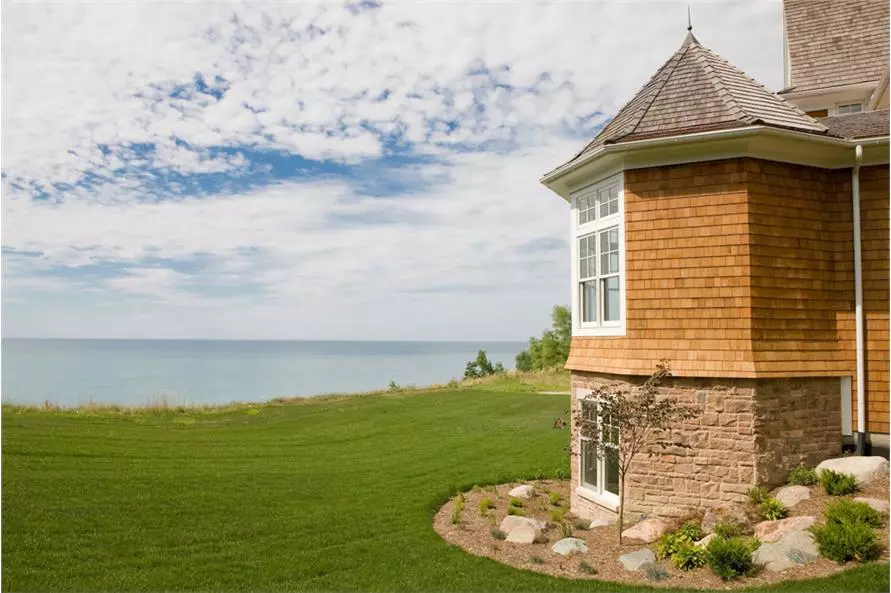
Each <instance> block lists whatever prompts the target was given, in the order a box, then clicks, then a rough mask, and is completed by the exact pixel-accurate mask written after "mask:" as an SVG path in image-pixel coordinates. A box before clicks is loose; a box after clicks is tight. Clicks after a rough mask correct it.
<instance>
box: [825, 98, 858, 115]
mask: <svg viewBox="0 0 891 593" xmlns="http://www.w3.org/2000/svg"><path fill="white" fill-rule="evenodd" d="M851 105H860V111H848V112H845V113H839V109H840V108H842V107H850V106H851ZM864 111H866V107H865V106H864V103H863V101H842V102H840V103H836V104H835V109H834V110H833V113H832V115H854V114H855V113H863V112H864Z"/></svg>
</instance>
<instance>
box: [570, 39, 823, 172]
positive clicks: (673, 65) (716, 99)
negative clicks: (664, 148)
mask: <svg viewBox="0 0 891 593" xmlns="http://www.w3.org/2000/svg"><path fill="white" fill-rule="evenodd" d="M751 125H768V126H775V127H780V128H788V129H793V130H798V131H802V132H810V133H816V134H824V133H825V132H826V128H825V127H824V126H823V125H822V124H820V123H819V122H817V121H816V120H814V119H813V118H811V117H810V116H808V115H807V114H805V113H804V112H803V111H801V110H800V109H798V108H797V107H795V106H793V105H792V104H790V103H788V102H786V101H785V100H784V99H782V98H780V97H778V96H777V95H775V94H773V93H771V92H770V91H768V90H767V89H765V88H764V87H763V86H762V85H760V84H758V83H757V82H755V81H754V80H752V79H751V78H749V77H748V76H746V75H745V73H743V72H742V71H740V70H737V69H736V68H734V67H733V66H731V65H730V64H728V63H727V62H726V61H724V60H722V59H721V58H720V57H719V56H717V55H716V54H714V53H712V51H711V50H709V49H707V48H705V47H702V46H701V45H700V44H699V42H698V41H697V40H696V38H695V37H694V36H693V35H692V34H688V35H687V38H686V39H685V40H684V43H683V44H682V45H681V47H680V49H678V50H677V51H676V52H675V53H674V54H673V55H672V56H671V58H669V59H668V61H667V62H665V64H663V65H662V67H661V68H659V70H657V71H656V73H655V74H654V75H653V77H652V78H650V80H649V81H648V82H647V83H646V84H645V85H644V87H643V88H642V89H641V90H640V91H639V92H638V93H637V94H636V95H635V96H634V98H633V99H631V101H629V102H628V103H627V104H626V105H625V106H624V107H623V108H622V109H620V110H619V113H618V114H616V116H615V117H614V118H613V119H612V120H611V121H610V122H609V123H608V124H607V125H606V126H605V127H604V128H603V129H602V130H601V131H600V133H599V134H597V136H596V137H595V138H594V140H593V141H592V142H590V143H589V144H588V145H587V146H585V148H584V149H583V150H582V151H581V152H580V153H578V154H577V155H576V157H575V158H578V157H580V156H582V155H584V154H586V153H588V152H591V151H592V150H594V149H596V148H597V147H599V146H602V145H604V144H613V143H619V142H630V141H632V140H642V139H645V138H658V137H664V136H674V135H679V134H687V133H693V132H703V131H709V130H720V129H729V128H738V127H746V126H751Z"/></svg>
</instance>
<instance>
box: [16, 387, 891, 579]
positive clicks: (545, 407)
mask: <svg viewBox="0 0 891 593" xmlns="http://www.w3.org/2000/svg"><path fill="white" fill-rule="evenodd" d="M519 389H523V386H520V385H518V384H517V383H515V382H514V383H507V384H482V385H478V386H475V387H469V388H468V387H462V388H459V389H442V390H436V391H430V392H416V393H406V394H382V395H373V396H361V397H350V398H333V399H332V398H329V399H318V400H314V401H307V402H303V403H283V404H275V405H267V406H259V407H256V408H254V409H247V408H240V409H231V410H228V411H221V412H207V411H205V412H199V411H193V412H179V413H174V412H168V413H158V412H154V413H141V414H116V413H109V412H98V413H93V414H85V413H80V414H74V413H67V412H40V411H31V410H27V411H26V410H13V409H10V408H5V409H4V412H3V418H2V423H3V474H2V476H3V478H2V481H3V517H2V519H3V565H2V576H3V585H2V586H3V590H4V591H57V590H65V591H99V590H102V591H135V590H142V591H161V590H225V591H233V590H259V591H272V590H294V591H333V590H350V591H357V590H361V591H508V590H509V591H558V590H559V591H619V590H622V591H627V590H630V589H628V588H622V587H618V586H615V585H611V584H602V585H601V584H600V583H591V582H573V581H568V580H561V579H556V578H552V577H548V576H545V575H540V574H534V573H527V572H522V571H518V570H515V569H512V568H508V567H507V566H502V565H499V564H496V563H494V562H492V561H490V560H486V559H482V558H477V557H474V556H471V555H469V554H466V553H464V552H462V551H460V550H458V549H457V548H453V547H451V546H449V545H448V544H446V543H445V542H443V541H442V540H441V539H440V538H439V536H438V535H436V534H435V533H434V532H433V529H432V527H431V517H432V515H433V513H434V511H435V509H436V508H437V507H438V506H439V504H440V503H441V502H442V501H443V500H445V499H446V498H447V497H448V496H449V495H450V494H453V493H454V492H455V489H456V488H458V487H462V486H471V485H473V484H474V483H480V484H483V483H487V482H492V481H507V480H509V479H511V478H513V477H518V476H527V477H534V476H536V475H537V474H541V475H550V476H553V475H554V474H555V473H556V472H558V471H560V470H563V471H565V470H566V469H567V468H568V465H569V464H568V459H567V458H566V456H565V453H564V452H563V445H564V443H565V442H566V439H567V432H566V431H565V430H555V429H553V428H552V425H553V422H554V419H555V418H556V417H557V416H558V415H561V414H562V413H563V412H564V411H565V409H566V407H567V405H568V398H567V396H559V395H537V394H534V393H523V392H518V391H517V390H519ZM637 590H639V589H637ZM775 590H778V591H779V590H782V591H814V590H825V591H838V590H847V591H855V590H857V591H882V590H884V591H887V590H888V567H887V564H885V565H875V566H867V567H864V568H860V569H857V570H855V571H852V572H849V573H846V574H843V575H839V576H837V577H834V578H831V579H827V580H824V581H817V582H811V583H806V584H801V583H799V584H795V583H792V584H787V585H785V586H783V587H780V588H776V589H775Z"/></svg>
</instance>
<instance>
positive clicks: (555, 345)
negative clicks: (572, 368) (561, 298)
mask: <svg viewBox="0 0 891 593" xmlns="http://www.w3.org/2000/svg"><path fill="white" fill-rule="evenodd" d="M551 323H552V328H551V329H548V330H545V331H544V332H542V334H541V337H540V338H529V348H527V349H526V350H523V351H522V352H520V353H519V354H517V358H516V361H517V370H518V371H540V370H548V369H553V368H558V367H562V366H563V365H564V364H566V359H567V358H568V357H569V346H570V342H571V341H572V314H571V313H570V312H569V307H565V306H562V305H556V306H554V310H553V311H552V312H551Z"/></svg>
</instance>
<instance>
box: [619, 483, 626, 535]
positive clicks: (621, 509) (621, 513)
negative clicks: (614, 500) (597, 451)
mask: <svg viewBox="0 0 891 593" xmlns="http://www.w3.org/2000/svg"><path fill="white" fill-rule="evenodd" d="M624 524H625V472H622V475H621V477H620V478H619V523H618V525H619V545H620V546H621V545H622V529H623V527H622V526H623V525H624Z"/></svg>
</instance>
